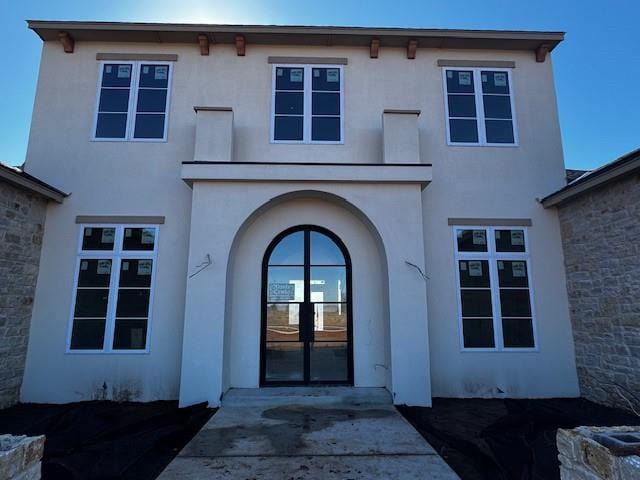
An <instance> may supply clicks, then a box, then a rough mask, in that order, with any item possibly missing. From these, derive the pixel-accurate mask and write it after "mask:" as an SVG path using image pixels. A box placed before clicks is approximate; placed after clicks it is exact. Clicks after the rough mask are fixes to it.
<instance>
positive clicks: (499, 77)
mask: <svg viewBox="0 0 640 480" xmlns="http://www.w3.org/2000/svg"><path fill="white" fill-rule="evenodd" d="M493 83H494V85H495V86H496V87H506V86H507V74H506V73H494V74H493Z"/></svg>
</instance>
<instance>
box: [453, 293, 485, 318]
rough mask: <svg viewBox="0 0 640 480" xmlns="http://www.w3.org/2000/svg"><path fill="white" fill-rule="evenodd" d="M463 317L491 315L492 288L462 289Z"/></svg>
mask: <svg viewBox="0 0 640 480" xmlns="http://www.w3.org/2000/svg"><path fill="white" fill-rule="evenodd" d="M460 297H461V299H462V316H463V317H491V316H492V315H493V313H492V308H491V290H461V291H460Z"/></svg>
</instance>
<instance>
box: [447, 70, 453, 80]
mask: <svg viewBox="0 0 640 480" xmlns="http://www.w3.org/2000/svg"><path fill="white" fill-rule="evenodd" d="M447 78H453V72H452V71H451V70H447Z"/></svg>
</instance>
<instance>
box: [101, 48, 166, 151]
mask: <svg viewBox="0 0 640 480" xmlns="http://www.w3.org/2000/svg"><path fill="white" fill-rule="evenodd" d="M174 63H175V62H166V61H165V62H162V61H159V62H154V61H150V60H136V61H133V60H122V61H116V60H103V61H100V62H99V66H98V68H99V71H98V84H97V86H96V103H95V111H94V115H93V126H92V130H91V141H93V142H147V143H163V142H165V143H166V142H167V132H168V131H169V109H170V107H171V90H172V89H171V84H172V81H173V69H174ZM105 64H118V65H131V85H130V87H129V88H130V93H129V104H128V110H127V128H126V131H125V136H124V138H104V137H96V127H97V126H98V108H99V106H100V89H101V88H102V75H103V74H104V66H105ZM144 65H166V66H168V67H169V78H168V82H167V103H166V106H165V117H164V132H163V134H162V138H135V137H134V136H133V134H134V130H135V118H136V106H137V105H138V91H139V89H138V84H139V83H140V75H139V72H140V67H141V66H144Z"/></svg>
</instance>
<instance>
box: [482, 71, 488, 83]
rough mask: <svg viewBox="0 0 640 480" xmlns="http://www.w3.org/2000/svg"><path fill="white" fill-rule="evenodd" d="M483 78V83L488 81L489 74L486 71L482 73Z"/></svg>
mask: <svg viewBox="0 0 640 480" xmlns="http://www.w3.org/2000/svg"><path fill="white" fill-rule="evenodd" d="M481 78H482V83H487V74H486V73H483V74H482V75H481Z"/></svg>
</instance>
